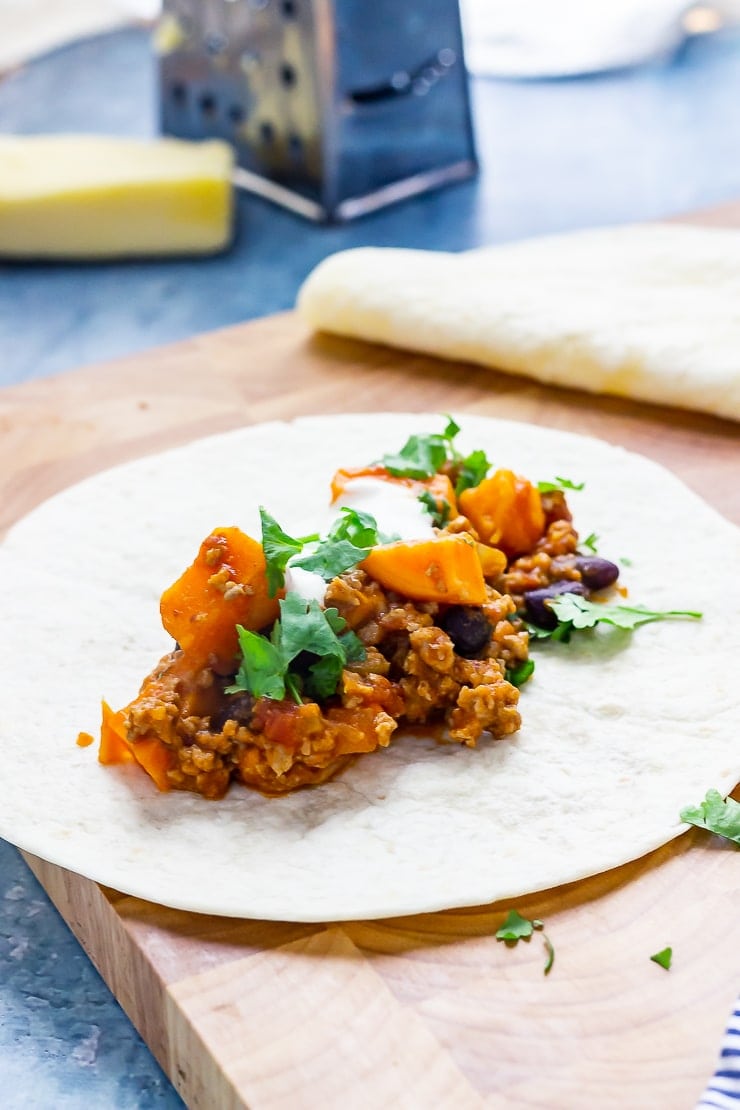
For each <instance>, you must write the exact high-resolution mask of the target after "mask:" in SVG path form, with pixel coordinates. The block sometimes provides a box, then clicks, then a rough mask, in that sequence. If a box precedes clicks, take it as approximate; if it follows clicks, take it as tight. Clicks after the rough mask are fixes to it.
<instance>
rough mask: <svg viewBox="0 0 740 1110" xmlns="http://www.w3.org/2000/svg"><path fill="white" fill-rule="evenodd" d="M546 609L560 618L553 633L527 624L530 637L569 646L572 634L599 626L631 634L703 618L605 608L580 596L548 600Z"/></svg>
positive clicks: (638, 607)
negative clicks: (656, 624) (655, 623)
mask: <svg viewBox="0 0 740 1110" xmlns="http://www.w3.org/2000/svg"><path fill="white" fill-rule="evenodd" d="M547 606H548V608H549V609H551V610H552V612H553V613H554V614H555V616H556V617H557V618H558V623H557V625H556V627H555V628H554V629H552V631H548V630H547V629H542V628H539V627H538V626H537V625H533V624H531V623H528V624H527V628H528V630H529V633H530V636H532V638H533V639H535V640H548V639H549V640H561V641H562V642H563V643H567V642H568V641H569V640H570V636H571V633H572V632H580V631H581V630H583V629H586V628H594V627H595V626H596V625H597V624H610V625H613V626H614V627H615V628H623V629H626V630H627V631H630V632H631V631H632V630H633V629H635V628H638V627H639V626H640V625H641V624H650V623H651V622H652V621H664V620H674V619H677V618H688V619H691V620H700V619H701V616H702V614H701V613H697V612H693V611H691V610H688V609H665V610H653V609H646V608H645V606H644V605H604V604H601V603H598V602H593V601H588V600H587V599H586V598H585V597H581V596H580V594H561V596H560V597H554V598H552V600H549V599H548V602H547Z"/></svg>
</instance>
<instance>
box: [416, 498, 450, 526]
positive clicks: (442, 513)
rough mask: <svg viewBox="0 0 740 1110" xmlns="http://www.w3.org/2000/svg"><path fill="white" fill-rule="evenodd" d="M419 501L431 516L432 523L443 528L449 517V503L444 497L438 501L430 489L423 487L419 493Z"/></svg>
mask: <svg viewBox="0 0 740 1110" xmlns="http://www.w3.org/2000/svg"><path fill="white" fill-rule="evenodd" d="M419 501H421V503H422V505H423V506H424V508H425V509H426V510H427V512H428V513H429V515H430V516H431V518H432V524H433V525H434V526H435V527H436V528H444V526H445V524H446V523H447V521H448V520H449V519H450V513H451V509H450V503H449V501H448V500H447V498H446V497H443V498H441V500H440V501H439V502H438V501H437V498H436V497H435V496H434V494H433V493H432V491H431V490H428V489H425V490H424V492H423V493H420V494H419Z"/></svg>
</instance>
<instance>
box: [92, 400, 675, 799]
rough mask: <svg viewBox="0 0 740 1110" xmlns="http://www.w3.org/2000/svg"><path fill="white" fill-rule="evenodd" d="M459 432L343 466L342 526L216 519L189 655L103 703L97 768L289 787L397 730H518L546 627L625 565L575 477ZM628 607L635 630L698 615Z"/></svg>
mask: <svg viewBox="0 0 740 1110" xmlns="http://www.w3.org/2000/svg"><path fill="white" fill-rule="evenodd" d="M458 431H459V428H458V427H457V425H456V424H455V423H454V421H452V420H450V421H449V423H448V424H447V426H446V427H445V429H444V431H443V432H441V433H439V434H432V435H428V436H412V437H410V439H409V440H408V441H407V443H406V444H405V445H404V446H403V447H402V448H401V450H400V451H399V452H398V453H397V454H394V455H386V456H384V457H383V458H382V459H381V460H380V461H378V462H376V463H372V464H370V465H368V466H365V467H362V468H358V469H345V470H339V471H337V473H336V474H335V476H334V479H333V481H332V486H331V490H332V499H333V500H332V504H333V506H334V507H335V508H336V519H335V521H334V523H333V524H332V526H331V528H330V530H329V531H328V533H325V534H323V535H319V534H314V535H310V536H302V537H294V536H291V535H289V534H287V533H286V532H285V531H284V530H283V528H282V527H281V525H280V524H279V523H278V522H277V521H276V520H275V519H274V518H273V517H272V516H271V515H270V513H269V512H268V511H267V510H266V509H262V510H261V521H262V536H261V540H260V541H258V540H256V539H254V538H251V537H249V536H247V535H246V534H245V533H243V532H242V531H240V530H239V529H238V528H235V527H224V528H216V529H214V531H213V532H212V533H211V534H210V535H209V536H207V537H206V539H205V540H204V541H203V543H202V544H201V547H200V550H199V552H198V554H197V556H196V558H195V561H194V562H193V564H192V565H191V566H190V567H188V569H187V570H185V572H184V573H183V574H182V576H181V577H180V578H179V579H178V580H177V581H176V582H175V583H174V584H173V585H172V586H170V587H169V589H167V590H166V591H165V593H164V594H163V596H162V599H161V614H162V621H163V624H164V627H165V629H166V630H167V632H168V633H169V634H170V635H171V636H172V637H173V640H174V641H175V644H174V646H173V650H172V651H171V652H170V653H169V654H168V655H166V656H165V657H164V658H163V659H161V660H160V661H159V663H158V664H157V665H156V667H155V668H154V670H153V671H152V672H151V674H150V675H149V676H148V677H147V678H146V679H145V680H144V682H143V685H142V687H141V689H140V691H139V694H138V696H137V697H136V698H135V699H134V700H133V701H132V702H131V703H130V704H129V705H127V706H125V707H124V708H123V709H120V710H118V711H117V712H113V711H112V710H111V709H110V708H109V707H108V706H107V705H104V709H103V728H102V734H101V745H100V760H101V762H103V763H120V762H133V761H135V762H137V763H138V764H140V765H141V767H142V768H143V769H144V770H145V771H146V772H147V773H148V774H149V775H150V776H151V778H152V779H153V780H154V782H155V783H156V785H157V786H158V787H159V788H160V789H162V790H168V789H176V790H190V791H194V792H196V793H198V794H201V795H202V796H204V797H206V798H220V797H222V796H223V795H224V794H225V793H226V791H227V790H228V788H229V785H230V783H231V782H232V781H236V782H240V783H243V784H244V785H246V786H249V787H253V788H255V789H257V790H259V791H261V792H263V793H265V794H273V795H276V794H284V793H286V792H288V791H291V790H296V789H298V788H299V787H304V786H309V785H317V784H320V783H322V782H325V781H326V780H328V779H330V778H332V776H334V775H336V774H337V773H338V772H339V771H340V770H341V769H342V768H343V767H344V766H346V764H347V763H348V762H350V761H351V760H352V759H353V758H355V757H356V756H358V755H364V754H367V753H370V752H373V751H375V750H377V749H378V748H384V747H387V746H388V744H389V743H390V742H391V741H392V739H393V736H394V733H395V732H396V730H397V729H398V728H399V727H401V726H412V728H411V732H412V733H413V732H414V731H415V730H416V729H417V728H418V727H420V726H423V728H424V729H425V730H429V731H433V734H434V735H435V736H437V738H438V739H443V740H445V741H446V742H450V743H458V744H464V745H467V746H468V747H475V745H476V744H477V743H478V741H479V740H481V738H484V739H485V741H486V742H497V741H501V740H504V739H505V738H506V737H508V736H511V735H512V734H513V733H515V732H516V731H517V730H518V729H519V727H520V723H521V720H520V715H519V709H518V702H519V686H521V685H522V683H523V682H525V681H527V680H528V679H529V678H530V677H531V675H532V672H533V670H534V663H533V662H532V660H531V659H530V658H529V644H530V638H531V637H532V636H535V637H540V636H555V637H556V638H565V637H567V635H568V634H569V633H570V631H572V630H573V629H574V628H575V629H578V628H582V627H592V626H593V624H594V623H595V622H596V621H597V620H598V619H599V615H600V614H601V613H603V614H604V616H605V618H606V616H607V614H608V612H609V611H611V612H614V611H616V610H618V609H620V607H619V606H613V605H612V606H610V605H608V604H606V605H603V606H601V607H599V606H598V603H599V601H605V602H607V603H608V601H609V600H610V599H609V598H608V596H607V595H606V594H604V592H603V591H605V590H608V589H609V588H610V587H611V588H613V587H614V584H615V582H616V580H617V577H618V574H619V570H618V567H617V566H616V564H614V563H613V562H610V561H609V560H607V559H604V558H602V557H600V556H599V555H597V554H595V544H594V537H589V538H588V539H587V540H586V541H584V542H583V543H582V544H581V543H579V536H578V533H577V532H576V530H575V528H574V527H573V523H572V517H571V513H570V510H569V507H568V504H567V501H566V495H565V491H566V490H569V489H578V488H579V487H578V486H577V485H575V484H574V483H573V482H571V481H569V480H567V479H562V478H558V479H554V480H553V481H543V482H539V483H533V482H531V481H530V480H528V479H527V478H524V477H521V476H519V475H517V474H514V473H513V472H512V471H510V470H506V469H494V468H493V467H492V466H491V464H490V463H489V460H488V458H487V457H486V455H485V453H484V452H483V451H474V452H472V453H471V454H469V455H466V456H463V455H461V454H460V452H459V451H458V450H457V449H456V447H455V442H454V441H455V438H456V435H457V433H458ZM592 595H594V600H593V601H592V600H591V598H592ZM564 606H565V608H564ZM568 606H570V608H568ZM622 611H623V613H624V614H627V615H628V616H627V618H626V620H624V621H623V623H621V627H635V626H636V625H637V624H639V623H644V622H645V621H647V620H652V619H660V617H661V616H663V615H686V616H688V615H692V616H693V615H694V614H655V613H649V612H648V610H643V609H642V608H640V607H636V608H632V609H629V608H626V607H625V608H623V610H622ZM594 612H596V614H597V615H596V616H594V615H593V613H594ZM629 614H632V616H631V617H630V616H629ZM612 623H619V622H616V621H613V622H612Z"/></svg>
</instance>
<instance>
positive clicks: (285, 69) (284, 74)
mask: <svg viewBox="0 0 740 1110" xmlns="http://www.w3.org/2000/svg"><path fill="white" fill-rule="evenodd" d="M280 80H281V81H282V83H283V85H285V87H286V89H292V88H293V86H294V85H295V83H296V81H297V80H298V75H297V73H296V71H295V68H294V67H293V66H292V65H291V64H290V62H283V64H282V65H281V66H280Z"/></svg>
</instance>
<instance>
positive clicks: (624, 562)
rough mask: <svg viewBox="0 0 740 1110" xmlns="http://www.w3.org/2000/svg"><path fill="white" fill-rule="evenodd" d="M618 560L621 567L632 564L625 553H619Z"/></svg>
mask: <svg viewBox="0 0 740 1110" xmlns="http://www.w3.org/2000/svg"><path fill="white" fill-rule="evenodd" d="M619 561H620V563H621V564H622V566H623V567H631V566H632V560H631V559H629V558H628V557H627V556H626V555H620V556H619Z"/></svg>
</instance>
